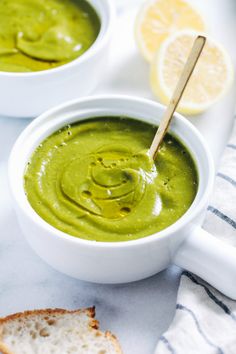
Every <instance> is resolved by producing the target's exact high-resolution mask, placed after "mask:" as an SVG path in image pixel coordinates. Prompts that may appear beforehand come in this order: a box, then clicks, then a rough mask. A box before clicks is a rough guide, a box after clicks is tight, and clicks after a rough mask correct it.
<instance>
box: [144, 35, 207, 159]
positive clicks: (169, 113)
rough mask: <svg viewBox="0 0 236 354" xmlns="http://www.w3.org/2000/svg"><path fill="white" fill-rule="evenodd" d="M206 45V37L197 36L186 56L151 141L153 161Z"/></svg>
mask: <svg viewBox="0 0 236 354" xmlns="http://www.w3.org/2000/svg"><path fill="white" fill-rule="evenodd" d="M205 43H206V37H204V36H198V37H197V38H196V39H195V41H194V44H193V47H192V50H191V52H190V54H189V56H188V59H187V62H186V64H185V66H184V68H183V71H182V74H181V76H180V78H179V81H178V83H177V86H176V88H175V91H174V93H173V96H172V98H171V100H170V103H169V104H168V106H167V108H166V111H165V113H164V115H163V117H162V119H161V122H160V125H159V127H158V129H157V132H156V134H155V136H154V139H153V141H152V144H151V147H150V150H149V153H150V156H151V157H152V158H153V160H155V158H156V156H157V153H158V150H159V147H160V145H161V143H162V141H163V138H164V136H165V134H166V132H167V129H168V127H169V125H170V122H171V119H172V118H173V115H174V112H175V110H176V108H177V106H178V104H179V101H180V99H181V97H182V96H183V93H184V90H185V88H186V86H187V83H188V81H189V79H190V77H191V75H192V73H193V70H194V68H195V66H196V64H197V62H198V59H199V57H200V55H201V53H202V50H203V48H204V45H205Z"/></svg>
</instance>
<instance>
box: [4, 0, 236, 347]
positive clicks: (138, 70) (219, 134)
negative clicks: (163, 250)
mask: <svg viewBox="0 0 236 354" xmlns="http://www.w3.org/2000/svg"><path fill="white" fill-rule="evenodd" d="M118 2H119V4H118V5H119V6H118V13H119V17H118V20H117V26H116V31H115V33H114V40H113V43H112V53H111V58H110V59H111V60H110V67H109V68H104V82H103V83H102V84H101V85H100V87H99V88H98V89H97V90H96V92H94V93H125V94H131V95H139V96H144V97H148V98H153V97H152V94H151V92H150V88H149V85H148V66H147V64H146V63H145V62H144V61H143V60H142V58H140V56H139V54H138V52H137V49H136V47H135V44H134V41H133V32H132V26H133V18H134V15H135V12H136V8H137V6H138V4H139V3H140V1H139V0H135V1H133V0H130V1H128V0H126V1H125V0H117V3H118ZM194 3H196V5H197V6H199V7H200V8H201V9H202V11H203V13H205V16H206V18H207V21H208V23H209V28H210V30H211V32H212V34H213V35H214V37H217V38H219V39H220V40H221V41H223V42H224V44H225V46H226V47H227V48H228V49H229V50H230V51H231V55H232V56H233V57H234V60H235V59H236V51H235V50H234V46H233V40H234V37H235V35H236V26H235V25H234V23H233V22H235V20H236V2H235V0H224V1H223V0H208V1H205V0H195V1H194ZM234 101H235V88H234V90H232V91H231V93H230V94H229V95H228V96H227V97H225V98H224V99H223V100H222V101H221V102H220V103H219V104H217V105H216V106H214V107H213V108H212V109H211V110H210V111H208V112H207V113H206V114H204V115H203V116H201V117H195V118H191V121H192V122H193V123H194V124H195V125H196V126H197V128H198V129H199V130H200V131H201V132H202V133H203V135H204V136H205V137H206V139H207V141H208V143H209V146H210V148H211V150H212V153H213V155H214V158H215V161H216V163H217V162H218V161H219V157H220V153H221V151H222V149H223V147H224V145H225V142H226V140H227V137H228V134H229V132H230V130H231V125H232V113H233V109H234ZM11 104H14V102H13V103H12V102H11ZM28 123H29V120H22V119H10V118H4V117H1V118H0V142H1V148H0V269H1V271H0V315H6V314H9V313H13V312H16V311H22V310H25V309H34V308H44V307H65V308H77V307H82V306H92V305H96V309H97V317H98V318H99V320H100V322H101V327H102V329H107V328H108V329H110V330H111V331H113V332H114V333H115V334H117V335H118V337H119V338H120V341H121V344H122V346H123V349H124V352H125V354H134V353H135V354H149V353H152V352H153V349H154V347H155V344H156V342H157V340H158V337H159V336H160V334H161V333H162V332H163V331H164V330H166V329H167V327H168V325H169V324H170V322H171V319H172V317H173V315H174V309H175V300H176V293H177V288H178V282H179V275H180V270H179V269H177V268H176V267H173V266H172V267H170V268H169V269H168V270H166V271H164V272H162V273H160V274H158V275H156V276H154V277H152V278H149V279H146V280H143V281H140V282H136V283H132V284H125V285H95V284H90V283H85V282H81V281H78V280H74V279H71V278H69V277H66V276H64V275H62V274H60V273H58V272H56V271H54V270H53V269H51V268H50V267H49V266H47V265H46V264H45V263H44V262H43V261H41V260H40V259H39V258H38V256H36V255H35V253H34V252H33V251H32V250H31V249H30V247H29V246H28V244H27V243H26V242H25V240H24V238H23V235H22V234H21V231H20V229H19V226H18V224H17V222H16V218H15V214H14V212H13V208H12V203H11V199H10V195H9V190H8V184H7V159H8V156H9V152H10V149H11V147H12V145H13V143H14V141H15V140H16V138H17V136H18V135H19V133H20V132H21V131H22V130H23V129H24V127H25V126H26V125H27V124H28Z"/></svg>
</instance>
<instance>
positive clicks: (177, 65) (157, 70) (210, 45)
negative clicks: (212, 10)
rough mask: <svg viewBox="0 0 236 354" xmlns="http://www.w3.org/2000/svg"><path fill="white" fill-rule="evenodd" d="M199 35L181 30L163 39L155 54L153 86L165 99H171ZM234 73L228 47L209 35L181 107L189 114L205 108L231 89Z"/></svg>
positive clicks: (159, 96)
mask: <svg viewBox="0 0 236 354" xmlns="http://www.w3.org/2000/svg"><path fill="white" fill-rule="evenodd" d="M197 35H198V34H197V33H195V32H191V31H180V32H177V33H176V34H174V35H172V36H170V37H169V38H167V39H166V40H165V41H164V42H163V44H162V45H161V47H160V49H159V50H158V51H157V53H156V55H155V56H154V58H153V62H152V65H151V78H150V79H151V86H152V90H153V92H154V94H155V95H156V96H157V97H158V98H159V99H160V100H161V101H162V102H163V103H166V104H167V103H168V102H169V101H170V98H171V96H172V94H173V91H174V89H175V87H176V84H177V82H178V79H179V77H180V74H181V72H182V70H183V67H184V65H185V63H186V60H187V57H188V55H189V53H190V51H191V48H192V46H193V43H194V40H195V39H196V37H197ZM233 75H234V74H233V66H232V63H231V60H230V57H229V55H228V54H227V52H226V51H225V49H224V48H223V47H222V46H221V45H220V44H218V43H217V42H215V41H213V40H212V39H209V38H208V39H207V42H206V44H205V47H204V48H203V51H202V55H201V57H200V58H199V61H198V63H197V65H196V67H195V69H194V72H193V74H192V77H191V78H190V80H189V83H188V86H187V88H186V90H185V92H184V95H183V97H182V99H181V101H180V103H179V107H178V111H179V112H182V113H186V114H197V113H200V112H203V111H205V110H206V109H207V108H208V107H209V106H211V105H212V104H213V103H214V102H215V101H217V100H218V99H219V98H220V97H221V96H222V95H223V94H224V93H225V92H226V91H227V89H228V88H229V86H230V84H231V83H232V81H233Z"/></svg>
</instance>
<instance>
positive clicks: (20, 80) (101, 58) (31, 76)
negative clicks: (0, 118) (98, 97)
mask: <svg viewBox="0 0 236 354" xmlns="http://www.w3.org/2000/svg"><path fill="white" fill-rule="evenodd" d="M87 1H88V2H89V3H90V4H91V6H93V8H94V9H95V10H96V12H97V14H98V16H99V18H100V22H101V28H100V32H99V35H98V37H97V39H96V41H95V42H94V43H93V44H92V46H91V47H90V48H89V49H88V50H87V51H86V52H85V53H84V54H83V55H81V56H80V57H79V58H77V59H75V60H73V61H71V62H69V63H67V64H65V65H62V66H59V67H56V68H53V69H49V70H43V71H37V72H27V73H15V72H3V71H0V92H1V100H0V114H1V115H5V116H12V117H24V118H26V117H35V116H37V115H39V114H41V113H42V112H44V111H45V110H47V109H49V108H50V107H53V106H55V105H58V104H60V103H62V102H65V101H68V100H71V99H75V98H78V97H82V96H84V95H87V94H89V93H90V92H91V91H92V90H93V89H94V88H95V87H96V86H97V84H98V83H99V81H101V80H102V78H103V75H104V67H106V63H107V60H108V55H109V42H110V39H111V36H112V28H113V24H114V13H115V12H114V8H113V0H87Z"/></svg>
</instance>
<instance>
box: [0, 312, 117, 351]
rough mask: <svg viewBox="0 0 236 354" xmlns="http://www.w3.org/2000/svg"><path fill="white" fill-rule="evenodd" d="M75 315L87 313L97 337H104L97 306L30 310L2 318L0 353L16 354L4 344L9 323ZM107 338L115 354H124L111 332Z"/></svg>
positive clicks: (0, 324)
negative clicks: (30, 317) (96, 317)
mask: <svg viewBox="0 0 236 354" xmlns="http://www.w3.org/2000/svg"><path fill="white" fill-rule="evenodd" d="M73 313H80V314H81V313H85V314H87V316H88V317H89V318H90V321H89V326H90V328H91V329H93V330H95V331H97V335H104V333H103V332H101V331H100V330H99V321H97V320H96V319H95V314H96V312H95V306H93V307H88V308H83V309H78V310H65V309H61V308H55V309H50V308H48V309H39V310H29V311H24V312H18V313H15V314H12V315H8V316H6V317H3V318H0V353H1V354H14V353H13V352H11V351H10V350H9V349H8V348H7V347H6V346H5V344H4V343H3V342H2V333H1V330H2V328H1V326H2V325H4V324H5V323H7V322H11V321H14V320H18V319H20V318H24V319H25V318H27V317H28V316H32V315H35V316H37V315H44V316H50V315H58V314H73ZM105 337H106V338H107V339H109V340H110V341H111V342H112V344H113V346H114V349H115V353H117V354H123V352H122V349H121V346H120V344H119V342H118V340H117V338H116V336H115V335H114V334H112V333H111V332H109V331H106V332H105Z"/></svg>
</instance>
